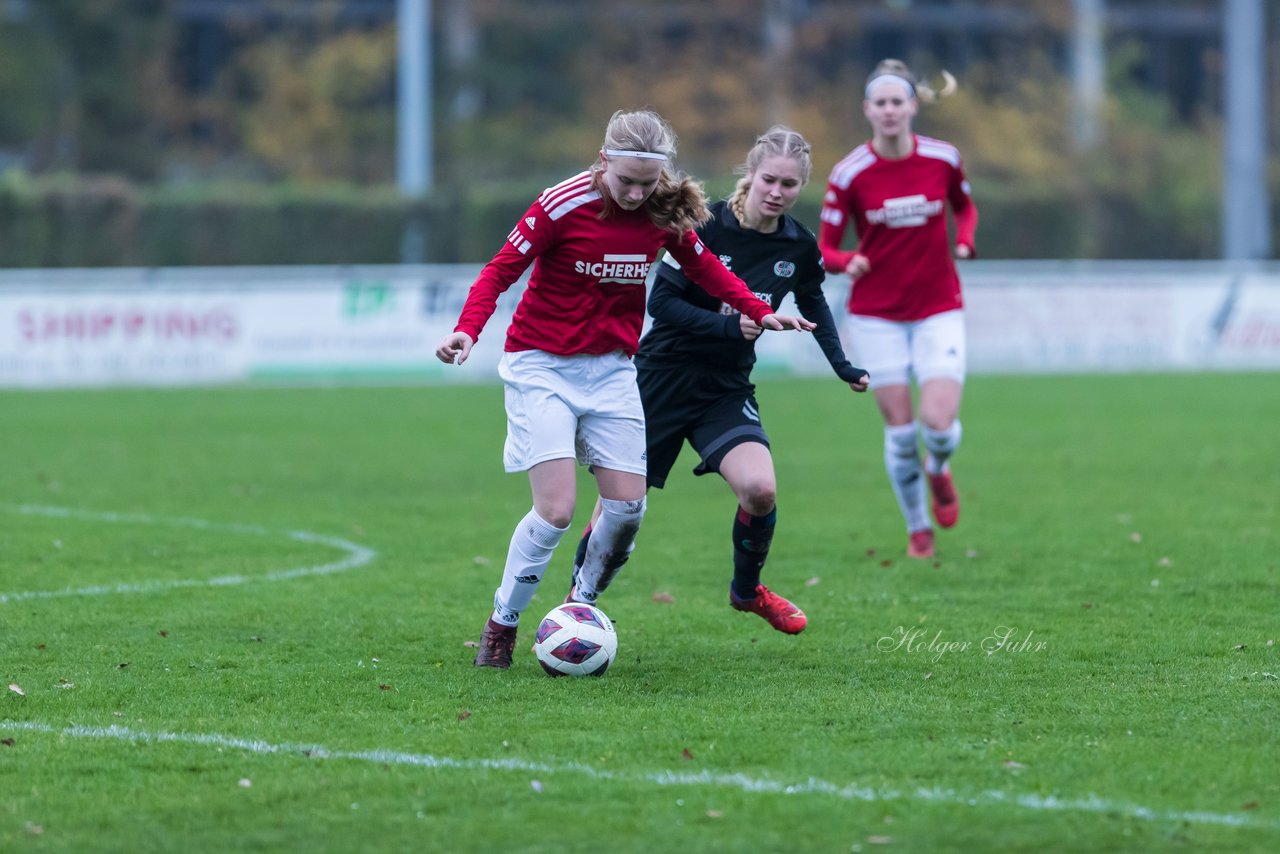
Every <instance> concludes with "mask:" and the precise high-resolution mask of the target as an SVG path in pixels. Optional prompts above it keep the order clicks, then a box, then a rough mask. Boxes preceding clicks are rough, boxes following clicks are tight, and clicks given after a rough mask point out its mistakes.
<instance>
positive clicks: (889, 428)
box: [818, 59, 978, 557]
mask: <svg viewBox="0 0 1280 854" xmlns="http://www.w3.org/2000/svg"><path fill="white" fill-rule="evenodd" d="M953 83H954V81H952V80H950V78H948V86H950V85H953ZM944 91H945V90H944ZM933 97H934V93H933V91H932V90H930V89H928V88H926V87H923V86H921V85H920V83H919V82H918V81H917V80H916V79H915V77H914V76H913V75H912V74H911V71H910V70H909V69H908V68H907V66H906V64H905V63H903V62H900V61H899V60H895V59H886V60H884V61H883V62H881V63H880V64H879V65H878V66H876V70H875V71H874V72H872V74H871V76H870V77H869V78H868V79H867V85H866V90H865V92H864V100H863V102H862V112H863V114H864V115H865V116H866V117H867V121H868V122H870V124H871V128H872V138H871V141H870V142H867V143H863V144H862V145H860V146H858V147H857V148H855V149H854V150H853V151H851V152H850V153H849V154H848V155H846V156H845V158H844V159H843V160H841V161H840V162H839V163H837V164H836V166H835V168H834V169H832V170H831V177H830V180H829V182H828V184H827V193H826V196H825V197H824V199H823V206H822V224H821V227H820V230H819V234H818V243H819V245H820V246H821V248H822V259H823V263H824V265H825V266H826V268H827V270H828V271H830V272H839V273H848V274H849V276H850V277H851V278H852V280H853V287H852V289H851V291H850V293H849V303H848V309H849V318H848V321H847V327H846V331H847V333H848V338H849V342H850V343H851V344H852V347H853V350H854V351H855V352H856V354H857V355H856V357H855V358H856V359H857V360H858V362H859V363H860V364H861V365H863V367H865V368H866V369H867V370H868V371H869V372H870V373H871V388H872V391H873V392H874V394H875V397H876V403H877V404H878V405H879V407H880V413H881V415H882V416H883V417H884V423H885V445H884V460H885V468H886V469H887V470H888V473H889V482H890V483H891V484H892V486H893V492H894V495H895V496H896V497H897V500H898V506H899V507H900V509H901V510H902V515H903V517H904V518H905V519H906V523H907V532H908V546H907V555H908V556H909V557H932V556H933V554H934V537H933V527H932V525H931V524H930V521H929V511H928V509H926V496H925V484H926V481H927V483H928V490H929V493H930V500H929V502H928V503H929V504H930V505H931V507H932V510H933V517H934V519H935V520H936V521H937V523H938V525H939V526H940V527H943V528H950V527H952V526H953V525H955V524H956V522H957V521H958V520H959V517H960V501H959V498H958V496H957V494H956V490H955V485H954V483H953V482H952V477H951V466H950V462H949V460H950V458H951V456H952V454H954V453H955V450H956V448H957V446H958V445H959V444H960V420H959V417H958V416H959V412H960V398H961V394H962V391H963V389H964V377H965V334H964V314H963V302H962V300H961V295H960V277H959V275H958V274H957V272H956V266H955V262H954V260H953V259H952V248H951V245H950V242H949V238H948V234H947V206H948V205H950V207H951V212H952V215H953V217H954V219H955V249H954V252H955V257H956V258H971V257H973V255H974V242H973V238H974V232H975V231H976V230H977V225H978V209H977V207H975V205H974V203H973V200H972V199H971V198H970V196H969V182H968V180H967V179H966V178H965V174H964V168H963V166H962V165H961V162H960V153H959V152H958V151H957V150H956V148H955V146H953V145H951V144H950V143H947V142H943V141H941V140H937V139H930V138H928V137H924V136H919V135H917V134H915V133H913V132H912V130H911V121H912V119H913V118H914V116H915V115H916V112H917V110H918V109H919V102H920V100H921V99H922V98H923V99H926V100H931V99H932V98H933ZM850 223H852V225H853V228H854V231H855V232H856V234H857V239H858V242H857V246H856V248H854V249H851V250H845V249H841V248H840V245H841V240H842V239H843V237H844V234H845V228H846V226H847V225H849V224H850ZM913 376H914V378H915V381H916V383H917V384H918V385H919V422H920V423H919V427H918V432H917V424H916V420H915V419H916V416H915V413H914V412H913V408H912V396H911V379H912V377H913ZM920 434H923V439H924V447H925V450H926V451H927V453H926V455H925V458H924V461H923V465H922V462H921V458H920V447H919V443H920ZM922 474H923V475H924V476H923V477H922V476H921V475H922Z"/></svg>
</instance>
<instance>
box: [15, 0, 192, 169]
mask: <svg viewBox="0 0 1280 854" xmlns="http://www.w3.org/2000/svg"><path fill="white" fill-rule="evenodd" d="M174 3H175V0H40V2H37V3H25V4H17V5H15V6H14V8H15V9H16V10H17V11H11V13H10V21H8V22H7V24H6V26H5V27H4V28H3V30H0V55H2V56H3V59H0V98H3V100H4V103H5V105H6V106H5V118H4V119H3V120H0V144H6V145H9V146H13V147H19V148H20V149H21V150H22V155H23V158H24V160H25V163H26V166H27V168H28V169H29V170H31V171H33V172H42V171H51V170H71V171H83V172H114V173H120V174H124V175H127V176H129V177H132V178H136V179H140V180H148V179H151V178H153V177H155V175H156V174H157V169H158V166H159V163H160V161H159V158H158V157H157V154H158V151H159V149H160V147H161V146H162V144H163V142H164V140H165V138H166V135H167V133H168V131H169V129H170V123H169V121H168V118H167V116H168V111H169V110H170V109H171V107H172V105H173V102H174V100H175V97H176V92H175V90H174V88H173V86H172V84H171V83H170V78H171V76H170V74H169V68H170V66H169V64H168V63H169V62H170V60H171V58H172V44H173V39H174V16H173V14H172V12H173V7H174ZM23 141H25V143H26V144H25V145H23V144H22V142H23Z"/></svg>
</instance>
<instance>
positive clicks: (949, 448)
mask: <svg viewBox="0 0 1280 854" xmlns="http://www.w3.org/2000/svg"><path fill="white" fill-rule="evenodd" d="M920 432H921V433H922V434H924V446H925V448H926V449H928V451H929V456H927V457H926V458H925V461H924V469H925V471H926V472H928V473H929V474H941V473H942V472H944V471H946V470H947V469H948V468H950V466H948V465H947V460H949V459H951V455H952V454H954V453H955V452H956V448H958V447H960V435H961V433H962V431H961V429H960V419H959V418H957V419H956V420H955V421H952V422H951V426H950V427H948V428H947V429H945V430H930V429H929V428H928V427H925V426H924V425H921V426H920Z"/></svg>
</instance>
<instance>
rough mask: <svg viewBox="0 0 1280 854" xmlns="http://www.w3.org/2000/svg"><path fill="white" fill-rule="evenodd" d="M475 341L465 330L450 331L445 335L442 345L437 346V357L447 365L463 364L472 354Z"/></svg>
mask: <svg viewBox="0 0 1280 854" xmlns="http://www.w3.org/2000/svg"><path fill="white" fill-rule="evenodd" d="M474 343H475V342H474V341H472V340H471V336H470V335H468V334H467V333H465V332H450V333H449V334H448V335H446V336H444V340H442V341H441V342H440V346H438V347H436V358H437V359H439V360H440V361H442V362H444V363H445V364H446V365H461V364H462V363H463V362H465V361H466V360H467V356H469V355H471V345H472V344H474Z"/></svg>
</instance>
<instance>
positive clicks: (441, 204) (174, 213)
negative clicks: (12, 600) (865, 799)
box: [0, 174, 1280, 268]
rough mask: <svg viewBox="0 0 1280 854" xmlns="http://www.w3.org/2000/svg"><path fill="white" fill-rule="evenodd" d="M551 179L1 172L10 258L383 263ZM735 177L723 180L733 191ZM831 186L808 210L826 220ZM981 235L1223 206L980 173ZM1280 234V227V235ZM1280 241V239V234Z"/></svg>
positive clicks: (1156, 240) (1203, 214)
mask: <svg viewBox="0 0 1280 854" xmlns="http://www.w3.org/2000/svg"><path fill="white" fill-rule="evenodd" d="M542 186H543V185H542V184H530V185H528V186H516V185H510V184H508V185H501V186H500V187H477V188H473V189H470V190H468V191H467V194H466V195H462V194H460V193H458V192H456V191H449V190H446V191H442V192H439V193H437V194H435V195H434V196H433V197H432V198H431V199H429V200H426V201H410V200H406V199H403V198H401V197H400V196H399V195H398V194H397V193H396V192H395V191H394V190H393V189H389V188H378V189H361V188H354V187H324V188H318V189H316V188H299V187H292V186H263V185H252V184H245V185H207V186H206V185H201V186H190V187H182V188H162V189H154V188H142V187H135V186H133V185H130V184H128V183H126V182H122V181H118V180H113V179H101V178H99V179H92V180H85V179H80V180H71V179H67V178H62V179H48V180H41V181H32V180H29V179H27V178H25V177H22V176H15V175H13V174H9V175H5V176H2V177H0V266H2V267H9V268H26V267H116V266H176V267H180V266H218V265H244V264H255V265H256V264H385V263H398V262H400V261H402V260H405V259H406V256H405V255H404V254H403V253H404V252H405V247H406V245H407V244H406V235H412V234H416V235H420V237H421V245H422V251H423V253H424V255H423V257H424V259H425V260H427V261H431V262H437V263H470V262H482V261H485V260H487V259H488V258H490V257H492V255H493V253H494V252H496V251H497V250H498V249H499V247H501V245H502V240H503V238H504V236H505V235H506V234H507V232H508V231H510V230H511V226H512V224H513V223H515V222H516V220H517V219H518V218H519V217H520V215H521V214H523V213H524V211H525V209H526V208H527V207H528V205H529V204H530V203H531V202H532V201H533V199H534V198H535V197H536V196H537V194H538V192H539V191H540V190H541V189H542ZM731 186H732V184H731V183H727V182H726V183H724V184H723V185H716V184H712V185H710V186H709V187H708V193H709V194H710V195H711V196H712V197H713V198H718V197H721V196H722V195H723V194H724V193H725V192H727V191H728V190H729V189H730V188H731ZM821 193H822V188H821V187H815V186H810V187H809V188H808V189H807V190H806V191H805V193H804V194H802V196H801V199H800V201H799V202H798V203H797V205H796V210H795V213H796V216H797V217H799V218H800V219H801V220H802V221H803V222H805V223H807V224H809V225H810V227H812V228H814V230H815V231H816V227H817V223H818V208H819V206H820V204H821ZM976 196H977V199H978V205H979V211H980V221H979V227H978V247H979V251H980V254H981V256H982V257H983V258H986V259H999V258H1020V259H1021V258H1077V257H1096V258H1172V259H1196V258H1213V257H1216V256H1217V254H1218V252H1219V237H1218V226H1217V216H1218V214H1217V211H1216V210H1210V211H1204V210H1203V205H1202V206H1200V207H1199V208H1195V209H1194V210H1195V213H1191V214H1189V213H1186V212H1185V211H1183V212H1181V213H1179V212H1178V210H1177V209H1176V208H1173V207H1168V206H1163V207H1162V206H1161V205H1160V204H1158V203H1152V202H1149V203H1147V204H1142V203H1141V200H1139V201H1135V200H1132V199H1128V198H1122V197H1116V196H1114V195H1111V194H1107V193H1106V192H1105V191H1102V192H1098V193H1097V194H1096V195H1095V196H1094V197H1093V198H1088V197H1085V196H1082V195H1081V194H1080V193H1079V192H1077V191H1074V190H1064V189H1062V188H1059V187H1029V186H1021V185H1006V186H999V185H990V184H979V186H978V189H977V190H976ZM1277 236H1278V237H1280V235H1277ZM1276 245H1277V246H1280V239H1278V240H1277V241H1276Z"/></svg>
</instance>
